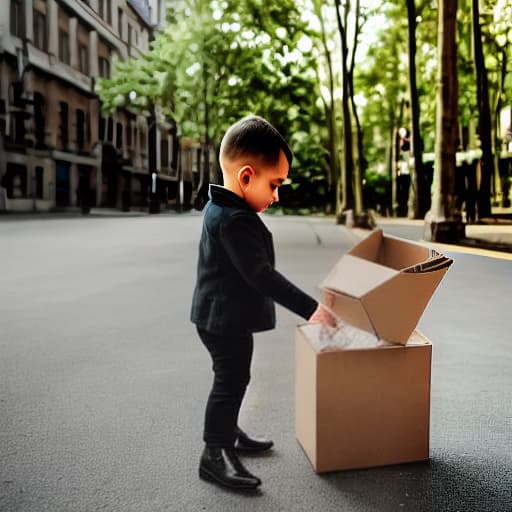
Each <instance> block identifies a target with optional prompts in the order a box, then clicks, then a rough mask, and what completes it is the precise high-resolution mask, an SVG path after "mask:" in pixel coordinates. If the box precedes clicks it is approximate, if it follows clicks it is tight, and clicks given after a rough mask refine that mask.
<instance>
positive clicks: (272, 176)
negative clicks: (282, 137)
mask: <svg viewBox="0 0 512 512" xmlns="http://www.w3.org/2000/svg"><path fill="white" fill-rule="evenodd" d="M251 169H253V168H251ZM289 169H290V166H289V164H288V160H287V159H286V156H285V154H284V152H283V151H281V152H280V154H279V161H278V163H277V165H273V166H267V167H260V168H254V169H253V171H254V172H251V173H249V174H243V175H242V176H241V180H242V183H241V186H242V189H243V191H244V199H245V201H246V202H247V204H249V206H250V207H251V208H252V209H253V210H255V211H257V212H262V211H264V210H266V209H267V208H268V207H269V206H270V205H271V204H272V203H276V202H277V201H279V194H278V189H279V187H280V186H281V185H282V184H283V182H284V181H285V180H286V178H287V177H288V171H289ZM246 176H248V178H246Z"/></svg>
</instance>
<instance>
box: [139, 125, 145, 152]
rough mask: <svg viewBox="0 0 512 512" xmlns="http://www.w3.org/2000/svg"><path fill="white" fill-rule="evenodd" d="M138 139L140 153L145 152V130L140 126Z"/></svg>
mask: <svg viewBox="0 0 512 512" xmlns="http://www.w3.org/2000/svg"><path fill="white" fill-rule="evenodd" d="M139 141H140V152H141V153H144V154H145V153H146V149H147V148H146V146H147V143H146V131H145V130H144V129H143V128H141V129H140V132H139Z"/></svg>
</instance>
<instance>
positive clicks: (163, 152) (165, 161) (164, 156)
mask: <svg viewBox="0 0 512 512" xmlns="http://www.w3.org/2000/svg"><path fill="white" fill-rule="evenodd" d="M160 161H161V164H162V168H167V167H169V141H168V140H167V139H162V140H161V141H160Z"/></svg>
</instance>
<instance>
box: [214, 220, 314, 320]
mask: <svg viewBox="0 0 512 512" xmlns="http://www.w3.org/2000/svg"><path fill="white" fill-rule="evenodd" d="M260 223H261V221H260V219H259V218H258V217H256V216H253V215H250V216H249V215H243V216H236V217H234V218H232V219H230V221H229V222H228V224H227V225H225V226H223V227H222V229H221V236H222V243H223V246H224V248H225V250H226V253H227V254H228V256H229V258H230V259H231V261H232V263H233V265H234V266H235V268H236V269H237V271H238V272H239V273H240V275H241V276H242V277H243V278H244V279H245V280H246V281H247V282H248V283H249V284H250V285H251V286H253V287H254V288H256V289H257V290H258V291H259V292H260V293H261V294H262V295H265V296H268V297H271V298H272V299H274V300H275V301H276V302H277V303H279V304H281V305H282V306H284V307H285V308H287V309H289V310H290V311H293V312H294V313H296V314H297V315H299V316H301V317H302V318H305V319H306V320H309V319H310V318H311V316H312V315H313V313H315V312H316V311H317V308H318V302H317V301H316V300H315V299H314V298H313V297H311V296H309V295H308V294H307V293H305V292H303V291H302V290H301V289H300V288H298V287H297V286H295V285H294V284H293V283H292V282H291V281H289V280H288V279H286V277H284V276H283V275H282V274H281V273H279V272H278V271H277V270H275V269H274V268H273V266H272V264H271V261H270V259H269V256H268V253H267V251H266V249H265V244H266V243H267V242H266V240H264V238H263V233H262V226H261V225H260Z"/></svg>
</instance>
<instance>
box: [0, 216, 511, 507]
mask: <svg viewBox="0 0 512 512" xmlns="http://www.w3.org/2000/svg"><path fill="white" fill-rule="evenodd" d="M265 220H266V222H267V223H268V224H269V226H270V227H271V229H272V230H273V233H274V239H275V243H276V252H277V263H278V268H279V269H280V270H281V271H282V272H283V273H285V274H286V275H287V276H288V277H290V278H291V279H292V280H294V281H295V282H296V283H297V284H299V285H300V286H302V287H303V288H304V289H305V290H307V291H309V292H310V293H311V294H313V295H315V296H318V289H317V284H318V283H319V282H320V281H321V280H322V278H323V277H324V276H325V275H326V273H327V272H328V270H329V269H330V268H331V266H332V265H333V264H334V263H335V261H336V260H337V259H338V257H339V256H340V255H341V254H342V253H343V252H344V251H346V250H347V249H349V248H350V247H351V246H352V245H353V243H354V242H355V240H356V235H355V234H354V233H353V232H351V231H348V230H346V229H345V228H342V227H339V226H335V225H334V224H333V223H332V221H330V220H321V219H307V218H293V217H291V218H283V217H266V218H265ZM200 223H201V217H200V215H199V214H183V215H181V216H179V215H172V214H165V215H156V216H147V215H146V216H134V217H118V218H115V217H112V218H109V217H102V218H99V217H83V218H82V217H74V218H61V217H53V218H33V217H30V216H27V217H26V218H23V219H22V220H19V219H12V218H9V219H2V218H0V511H1V512H14V511H16V512H18V511H20V512H28V511H30V512H43V511H50V512H60V511H69V512H79V511H80V512H81V511H84V512H89V511H99V510H101V511H112V512H114V511H115V512H117V511H119V512H131V511H133V512H146V511H148V512H159V511H173V512H189V511H190V512H192V511H194V512H195V511H203V510H204V511H218V512H230V511H240V510H244V511H246V512H250V511H253V510H257V511H268V512H277V511H283V512H301V511H308V512H310V511H321V512H330V511H340V510H343V511H347V512H352V511H360V512H373V511H376V512H377V511H378V512H387V511H425V512H431V511H436V512H437V511H439V512H444V511H465V512H470V511H475V512H477V511H478V512H480V511H489V512H493V511H496V512H507V511H512V442H511V441H512V335H511V332H512V329H511V318H512V310H511V305H510V296H511V295H510V288H511V286H512V262H511V261H509V260H502V259H495V258H488V257H483V256H478V255H473V254H467V253H459V252H455V250H454V251H453V252H449V254H450V255H451V256H452V257H453V258H454V259H455V263H454V265H453V266H452V268H451V269H450V272H449V273H448V274H447V275H446V277H445V279H444V280H443V282H442V283H441V285H440V287H439V288H438V290H437V292H436V294H435V295H434V297H433V299H432V301H431V302H430V304H429V306H428V308H427V310H426V311H425V313H424V315H423V317H422V319H421V321H420V325H419V328H420V329H421V330H422V331H423V332H424V334H426V335H427V336H428V337H429V338H430V339H431V340H432V342H433V362H432V395H431V437H430V440H431V459H430V461H429V462H427V463H417V464H409V465H401V466H389V467H385V468H375V469H369V470H359V471H348V472H337V473H331V474H327V475H317V474H315V473H314V471H313V470H312V468H311V465H310V463H309V461H308V459H307V458H306V457H305V455H304V453H303V451H302V449H301V448H300V446H299V445H298V443H297V441H296V440H295V435H294V429H295V425H294V327H295V325H296V323H297V322H298V321H299V319H298V318H297V317H295V316H294V315H293V314H291V313H289V312H288V311H285V310H283V309H279V311H278V327H277V328H276V329H275V330H274V331H271V332H268V333H262V334H259V335H257V336H256V350H255V358H254V365H253V380H252V383H251V386H250V389H249V393H248V396H247V399H246V401H245V404H244V407H243V410H242V418H241V425H242V426H243V427H245V428H246V429H247V430H248V431H249V432H250V433H255V434H268V435H270V436H272V438H273V439H274V441H275V445H276V449H275V450H274V451H273V453H272V454H271V455H269V456H265V457H258V458H251V459H247V460H246V463H247V466H248V467H249V468H250V469H251V470H252V471H253V472H254V473H255V474H257V475H258V476H260V477H261V478H262V480H263V486H262V492H261V493H260V494H258V495H256V496H246V495H240V494H236V493H231V492H226V491H224V490H222V489H218V488H216V487H214V486H212V485H211V484H209V483H206V482H203V481H201V480H199V479H198V476H197V465H198V460H199V455H200V452H201V448H202V442H201V431H202V420H203V408H204V402H205V399H206V395H207V393H208V390H209V386H210V382H211V373H210V362H209V360H208V356H207V353H206V351H205V350H204V349H203V347H202V346H201V345H200V342H199V341H198V338H197V336H196V334H195V332H194V329H193V326H192V325H191V324H190V323H189V321H188V311H189V304H190V299H191V293H192V287H193V279H194V271H195V260H196V250H197V240H198V236H199V230H200ZM386 229H387V230H389V231H392V232H393V233H394V234H397V235H401V236H407V237H410V238H413V239H414V238H419V237H421V228H420V229H419V230H418V229H417V228H416V230H415V229H414V228H410V227H408V228H406V231H404V229H405V228H403V227H401V226H398V225H392V226H387V227H386ZM376 428H377V426H376Z"/></svg>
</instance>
